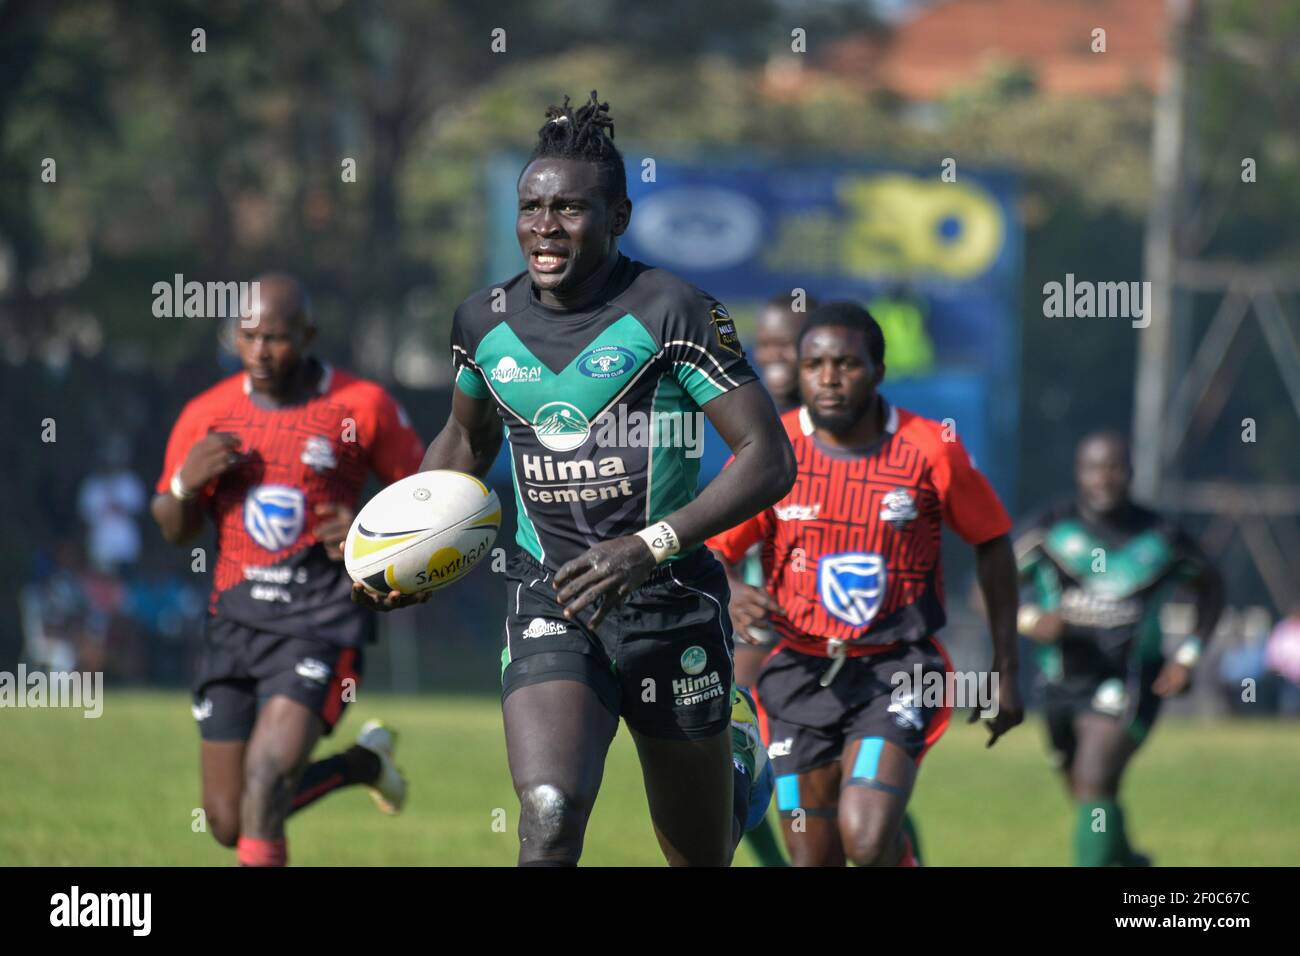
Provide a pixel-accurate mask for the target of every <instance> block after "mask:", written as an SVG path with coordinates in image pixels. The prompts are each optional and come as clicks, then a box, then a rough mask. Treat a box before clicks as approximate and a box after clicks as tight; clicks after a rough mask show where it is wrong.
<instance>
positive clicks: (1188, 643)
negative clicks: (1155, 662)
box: [1174, 636, 1201, 669]
mask: <svg viewBox="0 0 1300 956" xmlns="http://www.w3.org/2000/svg"><path fill="white" fill-rule="evenodd" d="M1200 659H1201V639H1200V638H1199V637H1195V636H1193V637H1189V638H1188V639H1187V640H1185V641H1183V643H1182V644H1180V645H1179V646H1178V650H1177V651H1175V652H1174V660H1175V661H1176V662H1177V663H1179V664H1182V665H1183V666H1184V667H1186V668H1188V669H1191V668H1193V667H1195V666H1196V664H1197V662H1198V661H1199V660H1200Z"/></svg>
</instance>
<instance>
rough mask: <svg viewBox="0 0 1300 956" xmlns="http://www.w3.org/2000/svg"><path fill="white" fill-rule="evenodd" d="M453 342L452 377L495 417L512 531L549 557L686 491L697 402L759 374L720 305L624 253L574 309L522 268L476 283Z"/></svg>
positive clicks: (548, 561)
mask: <svg viewBox="0 0 1300 956" xmlns="http://www.w3.org/2000/svg"><path fill="white" fill-rule="evenodd" d="M451 346H452V357H453V361H454V363H455V366H456V387H458V388H459V389H460V390H461V391H463V392H465V393H466V394H467V395H470V396H472V397H474V398H480V399H489V398H490V399H492V400H493V401H494V402H495V403H496V406H497V409H498V411H499V412H500V414H501V417H502V418H503V419H504V420H505V423H506V428H507V435H508V437H509V439H510V454H511V465H512V468H513V477H514V485H515V501H516V504H517V505H518V509H519V516H518V517H519V521H518V525H519V531H518V535H517V540H518V543H519V545H520V547H522V548H523V549H524V550H525V551H527V552H528V553H529V554H531V555H532V556H533V557H534V558H536V559H537V560H538V561H540V562H541V563H542V564H544V565H545V566H547V567H549V568H558V567H560V566H561V565H563V564H564V563H565V562H566V561H569V560H571V559H572V558H575V557H577V556H578V555H580V554H582V553H583V552H584V551H586V550H587V549H588V548H589V547H591V545H593V544H595V543H596V542H597V541H602V540H605V539H607V538H616V537H621V536H623V535H627V534H633V533H635V532H637V531H640V530H641V529H642V528H644V527H646V526H647V525H649V524H652V523H654V522H655V521H658V520H660V519H661V518H663V517H664V516H666V515H668V514H670V513H672V512H673V511H676V510H677V509H678V508H680V507H682V506H683V505H684V504H686V503H687V502H689V501H690V500H691V499H692V498H694V497H695V489H696V484H697V482H698V479H699V455H700V452H701V449H702V445H701V443H702V441H703V427H702V426H703V419H702V415H701V413H700V408H701V407H702V406H703V405H705V404H707V403H708V402H709V401H711V400H713V399H714V398H717V397H718V396H719V395H721V394H723V393H724V392H728V391H730V390H731V389H733V388H738V387H739V386H741V385H744V384H745V383H747V382H750V381H753V380H754V379H755V375H754V373H753V371H752V370H751V369H750V367H749V363H748V362H747V361H746V360H745V357H744V355H743V353H742V351H741V348H740V342H739V339H738V338H737V336H736V328H735V323H734V322H733V321H732V319H731V317H730V316H729V315H728V314H727V310H726V309H725V308H723V307H722V305H721V304H719V303H718V302H717V301H716V300H715V299H713V298H712V297H710V296H709V295H707V294H706V293H704V292H701V291H700V290H699V289H697V288H695V287H694V286H692V285H690V284H688V283H686V282H683V281H682V280H680V279H678V278H677V277H676V276H673V275H672V274H670V273H668V272H665V271H664V270H662V269H656V268H652V267H650V266H647V265H644V264H642V263H640V262H635V261H633V260H631V259H629V258H627V257H626V256H620V257H619V262H618V265H617V267H616V268H615V269H614V272H613V273H612V275H611V276H610V280H609V282H608V283H607V284H606V286H605V289H604V290H603V291H602V292H601V293H600V294H599V295H598V296H597V297H596V298H595V299H594V300H593V302H592V303H591V304H590V305H589V306H587V307H584V308H583V309H580V310H577V311H565V310H561V309H555V308H550V307H548V306H546V305H543V304H542V303H541V302H540V301H538V299H537V294H536V292H535V290H534V289H533V284H532V282H531V281H530V280H529V277H528V274H527V273H526V272H522V273H520V274H519V275H517V276H515V277H514V278H512V279H510V280H509V281H508V282H504V283H502V284H501V285H499V286H494V287H490V288H486V289H482V290H480V291H478V292H476V293H474V294H473V295H471V296H470V297H469V298H468V299H466V300H465V301H464V302H463V303H462V304H461V306H460V308H458V309H457V310H456V316H455V320H454V321H453V323H452V334H451ZM685 553H686V552H683V553H682V555H681V556H684V555H685Z"/></svg>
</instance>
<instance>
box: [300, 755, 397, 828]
mask: <svg viewBox="0 0 1300 956" xmlns="http://www.w3.org/2000/svg"><path fill="white" fill-rule="evenodd" d="M380 769H381V767H380V763H379V757H378V756H376V755H375V754H374V753H373V752H372V751H369V750H367V749H366V748H365V747H358V746H356V745H353V746H351V747H349V748H348V749H347V750H345V751H343V752H342V753H337V754H334V755H333V756H332V757H326V758H325V759H324V760H317V761H316V762H315V763H313V764H312V765H311V766H309V767H308V768H307V769H306V771H304V772H303V775H302V780H301V781H300V782H299V783H298V792H297V793H296V794H294V798H293V807H292V808H291V809H290V810H289V812H290V813H296V812H298V811H299V810H301V809H303V808H304V807H308V806H310V805H311V804H313V803H315V802H316V801H317V800H319V799H320V798H321V797H323V796H325V795H326V794H327V793H333V792H334V791H335V790H337V789H338V788H339V787H347V786H350V785H352V784H354V783H372V782H374V781H375V780H376V779H378V777H379V771H380Z"/></svg>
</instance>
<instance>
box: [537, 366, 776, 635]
mask: <svg viewBox="0 0 1300 956" xmlns="http://www.w3.org/2000/svg"><path fill="white" fill-rule="evenodd" d="M704 414H705V415H707V416H708V419H709V421H710V422H711V423H712V424H713V427H714V428H716V429H717V430H718V434H719V435H721V436H722V438H723V440H724V441H725V442H726V443H727V445H728V447H729V448H730V449H731V451H732V453H733V454H734V455H735V460H734V461H732V462H731V464H730V465H729V466H727V467H726V468H724V469H723V470H722V473H721V474H720V475H718V477H716V478H715V479H713V481H711V482H709V484H708V485H707V486H706V487H705V489H704V490H703V491H702V492H700V494H699V496H698V497H697V498H695V499H694V500H693V501H691V502H690V503H689V504H687V505H686V506H685V507H683V508H680V509H679V510H677V511H675V512H673V513H672V514H670V515H668V517H667V518H665V519H664V522H665V523H666V524H668V525H669V526H671V528H672V530H673V531H674V532H675V533H676V535H677V538H678V549H684V548H690V547H693V546H695V545H697V544H700V543H702V542H703V541H704V540H705V539H706V538H708V537H710V536H712V535H715V534H719V533H721V532H723V531H725V530H727V529H728V528H731V527H734V526H735V525H737V524H740V523H741V522H742V521H744V520H745V519H746V518H750V517H752V516H753V515H755V514H757V513H758V512H760V511H762V510H763V509H764V508H767V507H769V506H770V505H773V504H775V503H776V502H778V501H780V500H781V498H783V497H784V496H785V494H786V493H787V492H788V491H789V490H790V488H791V487H792V486H793V485H794V481H795V472H796V464H795V459H794V452H793V450H792V449H791V448H790V439H789V438H787V437H786V434H785V429H784V428H783V427H782V425H781V420H780V419H779V418H778V417H777V414H776V409H775V408H774V407H773V406H772V400H771V398H769V397H768V395H767V392H765V391H764V390H763V387H762V385H760V384H759V383H758V382H749V383H748V384H745V385H742V386H741V387H740V388H737V389H734V390H732V391H730V392H727V393H726V394H724V395H720V396H719V397H717V398H715V399H714V400H713V401H711V402H709V403H708V404H707V405H705V406H704ZM655 566H656V559H655V555H654V552H653V551H652V550H651V548H650V545H648V544H647V543H646V542H645V541H644V540H643V539H642V538H641V537H639V536H638V535H627V536H625V537H621V538H614V539H612V540H610V541H602V542H600V543H599V544H597V545H595V546H594V547H592V548H591V549H590V550H588V551H587V552H586V553H585V554H582V555H580V556H578V557H577V558H574V559H573V560H572V561H570V562H568V563H567V564H565V565H564V566H563V567H562V568H560V570H559V571H558V572H556V575H555V586H556V590H557V591H558V599H559V601H560V603H561V604H563V605H564V606H565V610H564V614H565V616H566V617H568V618H573V617H574V616H576V615H577V613H578V612H579V611H581V610H582V609H583V608H584V607H586V606H587V605H589V604H591V603H592V602H594V601H596V600H598V599H603V600H602V603H601V606H600V608H599V609H597V611H596V613H595V614H594V615H593V616H592V619H591V626H592V627H595V626H597V625H598V624H599V623H600V622H601V620H603V619H604V617H605V615H606V614H607V613H608V612H609V610H610V609H611V608H613V607H615V606H616V605H617V604H618V603H619V602H620V601H622V600H623V598H625V597H626V596H627V595H628V594H629V593H631V592H632V591H633V590H635V589H636V588H637V587H638V586H640V584H641V583H642V582H643V581H645V579H646V577H647V576H648V575H649V574H650V572H651V571H653V570H654V568H655Z"/></svg>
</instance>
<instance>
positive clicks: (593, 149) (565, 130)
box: [524, 90, 627, 203]
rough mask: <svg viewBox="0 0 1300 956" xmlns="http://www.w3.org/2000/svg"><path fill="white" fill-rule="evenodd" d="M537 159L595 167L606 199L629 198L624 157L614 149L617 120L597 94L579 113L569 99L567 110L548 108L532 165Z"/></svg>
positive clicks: (566, 99)
mask: <svg viewBox="0 0 1300 956" xmlns="http://www.w3.org/2000/svg"><path fill="white" fill-rule="evenodd" d="M535 159H581V160H585V161H586V162H589V163H595V164H596V165H597V166H598V167H599V168H600V176H601V180H602V181H603V182H604V184H605V199H606V200H607V201H608V202H610V203H616V202H620V201H621V200H624V199H626V198H627V173H626V172H625V171H624V169H623V154H622V153H620V152H619V151H618V149H616V148H615V146H614V119H613V117H611V116H610V115H609V104H608V103H601V102H600V101H599V100H598V99H597V98H596V91H595V90H592V91H591V99H590V100H588V101H587V102H586V103H584V104H583V105H582V106H579V107H578V108H577V109H574V108H572V107H571V106H570V105H569V97H568V96H565V97H564V105H563V106H548V107H547V108H546V122H545V124H543V126H542V128H541V129H539V130H538V131H537V145H536V146H534V147H533V152H532V154H531V155H530V156H529V157H528V162H529V163H531V162H532V161H533V160H535ZM524 165H525V166H527V165H528V164H527V163H525V164H524Z"/></svg>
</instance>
